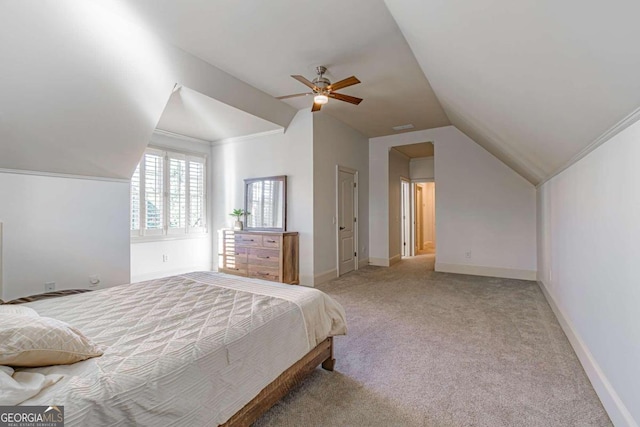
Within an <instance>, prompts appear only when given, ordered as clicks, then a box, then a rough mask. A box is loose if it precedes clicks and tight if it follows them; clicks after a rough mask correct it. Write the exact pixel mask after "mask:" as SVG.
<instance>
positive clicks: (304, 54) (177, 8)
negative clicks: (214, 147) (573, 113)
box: [130, 0, 450, 137]
mask: <svg viewBox="0 0 640 427" xmlns="http://www.w3.org/2000/svg"><path fill="white" fill-rule="evenodd" d="M130 4H131V5H132V6H133V7H135V8H136V9H137V10H138V12H139V15H140V16H141V17H143V19H144V20H145V21H146V22H148V23H149V25H150V26H151V28H153V29H154V31H155V32H157V33H158V34H160V35H161V36H162V37H163V38H165V39H166V40H168V41H170V42H171V43H173V44H174V45H176V46H178V47H180V48H181V49H184V50H185V51H187V52H189V53H191V54H193V55H195V56H197V57H199V58H201V59H204V60H205V61H207V62H209V63H211V64H213V65H215V66H216V67H219V68H221V69H223V70H224V71H226V72H228V73H230V74H232V75H234V76H236V77H238V78H239V79H241V80H243V81H245V82H247V83H249V84H250V85H252V86H254V87H256V88H258V89H260V90H262V91H265V92H267V93H269V94H271V95H273V96H281V95H289V94H294V93H301V92H308V90H307V87H305V86H303V85H302V84H300V83H299V82H298V81H296V80H294V79H292V78H291V77H290V75H292V74H301V75H304V76H305V77H306V78H308V79H309V80H312V79H313V78H314V77H315V76H316V72H315V67H316V66H318V65H324V66H326V67H327V68H328V74H327V76H328V77H329V78H330V79H331V81H334V82H335V81H338V80H341V79H343V78H346V77H349V76H351V75H355V76H356V77H357V78H358V79H360V81H361V82H362V83H361V84H358V85H355V86H351V87H348V88H345V89H343V90H341V91H340V92H341V93H345V94H348V95H353V96H357V97H360V98H363V99H364V101H363V102H362V103H361V104H360V105H359V106H354V105H351V104H347V103H344V102H340V101H334V100H331V101H330V102H329V104H327V105H326V106H324V107H323V109H322V110H323V112H325V113H326V114H329V115H332V116H334V117H336V118H338V119H340V120H342V121H343V122H345V123H346V124H348V125H349V126H351V127H353V128H354V129H357V130H359V131H360V132H361V133H363V134H364V135H367V136H369V137H374V136H382V135H389V134H393V133H395V132H396V131H394V130H393V129H392V127H394V126H398V125H404V124H413V125H414V127H415V129H427V128H433V127H439V126H446V125H449V124H450V123H449V120H448V119H447V117H446V115H445V114H444V111H443V110H442V108H441V106H440V103H439V102H438V100H437V98H436V97H435V95H434V93H433V91H432V90H431V87H430V86H429V82H428V80H427V78H426V77H425V75H424V73H423V72H422V70H421V69H420V66H419V65H418V62H417V61H416V59H415V56H414V55H413V53H412V52H411V49H410V48H409V45H408V44H407V42H406V41H405V39H404V37H403V36H402V33H401V31H400V29H399V28H398V26H397V25H396V23H395V21H394V20H393V18H392V17H391V15H390V14H389V11H388V10H387V8H386V6H385V5H384V2H382V1H381V0H373V1H372V0H349V1H342V0H323V1H322V2H311V1H299V0H269V1H263V0H243V1H237V0H218V1H208V0H183V1H179V2H178V1H175V0H135V1H133V0H131V1H130ZM285 102H286V103H288V104H289V105H291V106H293V107H295V108H296V109H301V108H309V109H310V108H311V105H312V103H313V102H312V100H311V98H310V97H301V98H293V99H288V100H286V101H285Z"/></svg>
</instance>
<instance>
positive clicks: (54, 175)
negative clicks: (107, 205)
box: [0, 168, 131, 184]
mask: <svg viewBox="0 0 640 427" xmlns="http://www.w3.org/2000/svg"><path fill="white" fill-rule="evenodd" d="M0 173H8V174H14V175H32V176H46V177H51V178H68V179H84V180H88V181H105V182H120V183H125V184H129V183H130V182H131V180H130V179H123V178H109V177H105V176H89V175H73V174H68V173H57V172H45V171H30V170H23V169H6V168H0Z"/></svg>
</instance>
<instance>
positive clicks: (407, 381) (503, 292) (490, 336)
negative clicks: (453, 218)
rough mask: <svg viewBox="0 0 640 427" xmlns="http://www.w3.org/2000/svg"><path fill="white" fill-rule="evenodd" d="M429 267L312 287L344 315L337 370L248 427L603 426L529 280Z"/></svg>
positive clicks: (367, 272)
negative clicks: (336, 303) (345, 332)
mask: <svg viewBox="0 0 640 427" xmlns="http://www.w3.org/2000/svg"><path fill="white" fill-rule="evenodd" d="M432 270H433V255H427V256H419V257H415V258H411V259H407V260H403V261H402V262H400V263H398V264H396V265H394V266H393V267H390V268H382V267H366V268H364V269H361V270H358V271H357V272H353V273H350V274H348V275H345V276H343V277H341V278H339V279H336V280H333V281H331V282H329V283H327V284H324V285H322V286H320V287H319V288H320V289H322V290H323V291H325V292H327V293H328V294H330V295H332V296H333V297H334V298H335V299H336V300H337V301H339V302H340V303H341V304H343V305H344V307H345V309H346V312H347V322H348V327H349V334H348V335H347V336H344V337H337V338H336V339H335V343H336V359H337V363H336V370H335V371H334V372H327V371H324V370H322V369H317V370H316V371H315V372H314V373H313V374H311V375H310V376H309V377H308V378H307V379H306V380H305V381H304V382H303V383H302V384H301V385H300V386H299V387H298V388H296V389H294V390H293V391H292V392H291V393H290V394H289V395H288V396H286V397H285V398H284V399H283V400H282V401H281V402H280V403H278V404H277V405H276V406H275V407H273V408H272V409H271V410H270V411H269V412H268V413H267V414H265V415H264V416H263V417H262V418H260V419H259V420H258V421H257V422H256V424H255V425H256V426H260V427H264V426H296V427H297V426H491V427H497V426H563V427H564V426H610V425H611V423H610V421H609V419H608V417H607V415H606V413H605V411H604V409H603V407H602V405H601V403H600V401H599V400H598V398H597V396H596V394H595V392H594V391H593V388H592V387H591V384H590V383H589V380H588V379H587V377H586V375H585V373H584V371H583V369H582V367H581V365H580V363H579V362H578V359H577V358H576V356H575V354H574V352H573V350H572V348H571V346H570V345H569V342H568V341H567V338H566V337H565V335H564V333H563V332H562V329H561V328H560V325H559V324H558V322H557V320H556V318H555V317H554V315H553V312H552V311H551V309H550V308H549V306H548V305H547V302H546V300H545V299H544V296H543V295H542V293H541V291H540V289H539V288H538V286H537V284H536V283H535V282H527V281H519V280H508V279H496V278H485V277H477V276H465V275H456V274H447V273H435V272H433V271H432Z"/></svg>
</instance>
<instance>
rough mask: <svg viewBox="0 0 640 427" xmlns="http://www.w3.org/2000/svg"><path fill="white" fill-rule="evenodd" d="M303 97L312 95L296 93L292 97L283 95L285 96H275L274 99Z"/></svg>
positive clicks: (309, 93) (310, 93)
mask: <svg viewBox="0 0 640 427" xmlns="http://www.w3.org/2000/svg"><path fill="white" fill-rule="evenodd" d="M305 95H313V92H305V93H296V94H293V95H285V96H276V99H287V98H295V97H296V96H305Z"/></svg>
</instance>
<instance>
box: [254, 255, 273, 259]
mask: <svg viewBox="0 0 640 427" xmlns="http://www.w3.org/2000/svg"><path fill="white" fill-rule="evenodd" d="M257 257H258V258H262V259H269V258H270V257H268V256H260V255H258V256H257Z"/></svg>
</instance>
